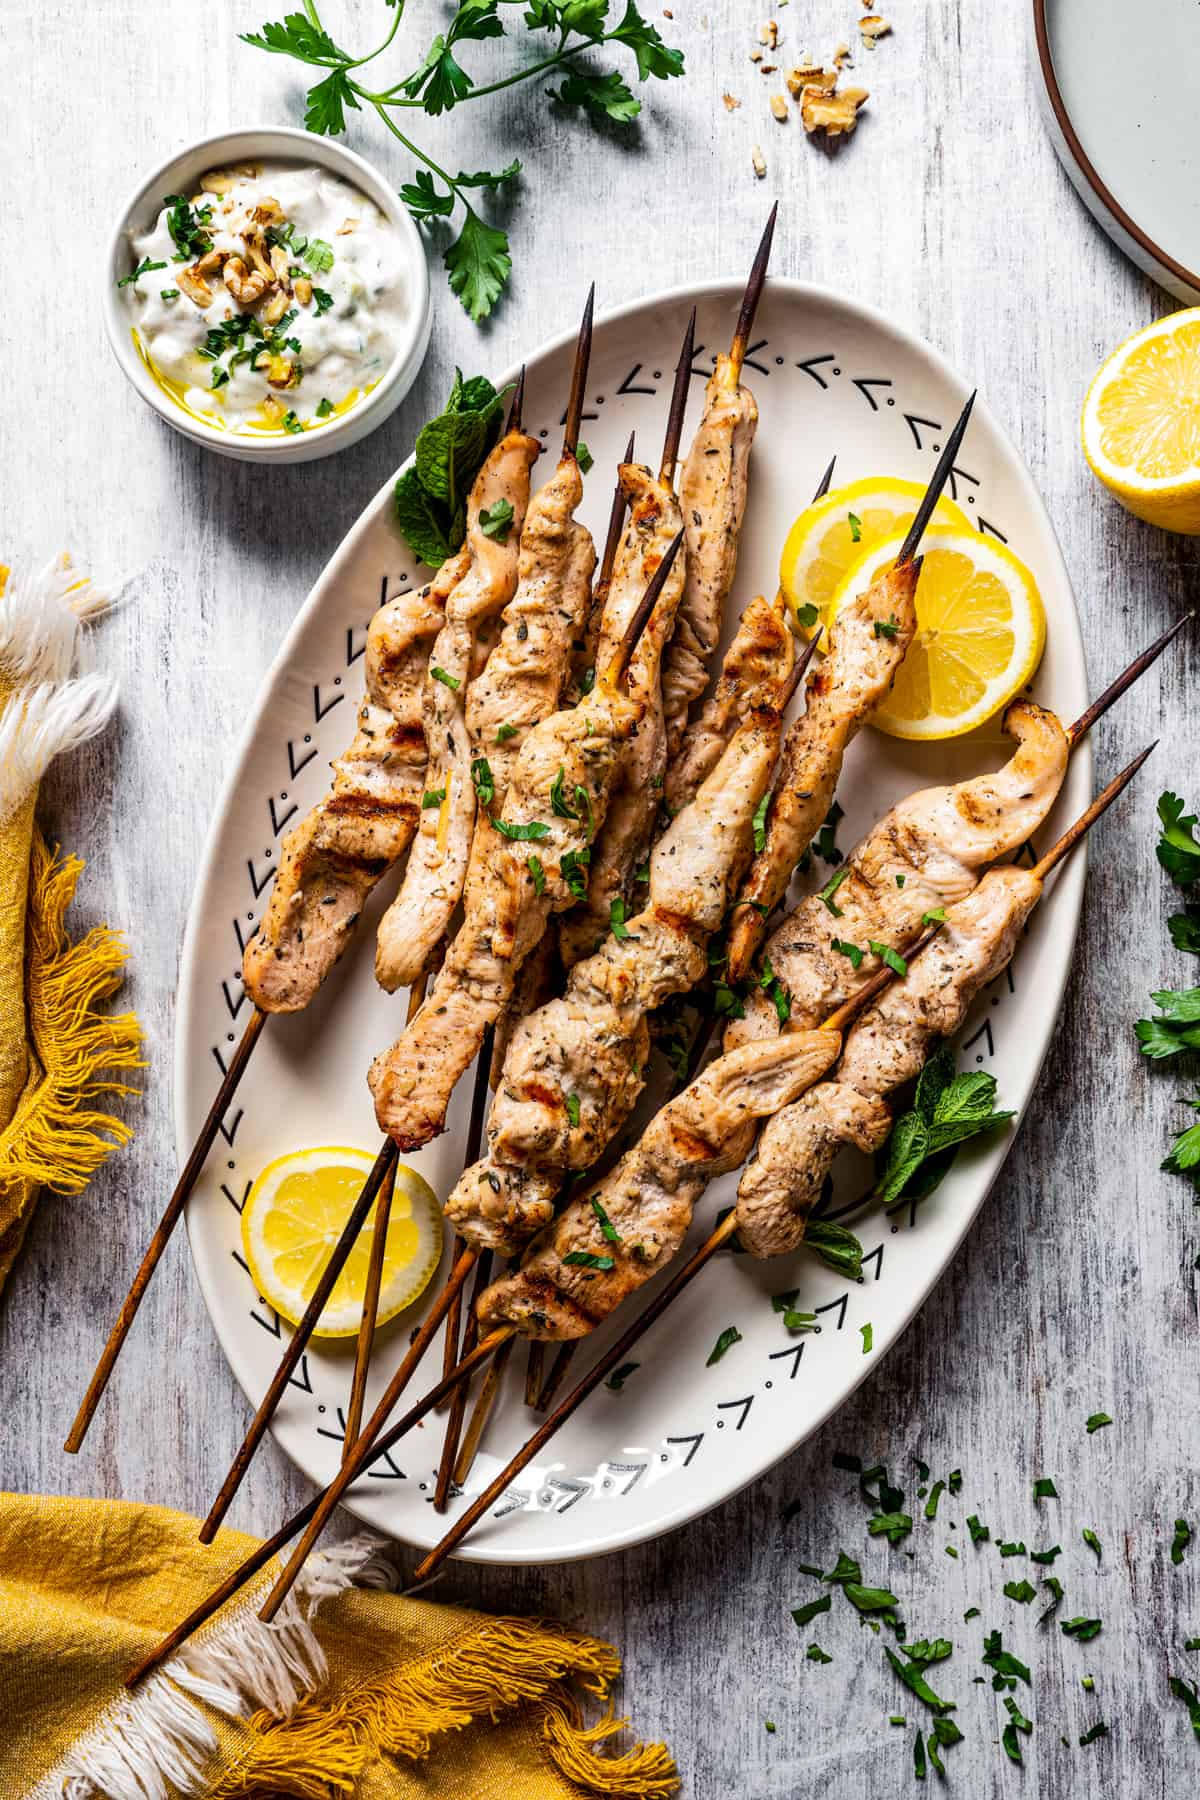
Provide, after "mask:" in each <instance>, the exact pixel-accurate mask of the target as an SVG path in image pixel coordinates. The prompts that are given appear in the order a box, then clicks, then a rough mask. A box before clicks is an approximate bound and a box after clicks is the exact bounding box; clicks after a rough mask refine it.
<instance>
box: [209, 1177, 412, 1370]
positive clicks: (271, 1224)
mask: <svg viewBox="0 0 1200 1800" xmlns="http://www.w3.org/2000/svg"><path fill="white" fill-rule="evenodd" d="M373 1162H374V1158H373V1157H372V1156H370V1155H369V1154H368V1153H367V1151H365V1150H353V1149H350V1148H348V1147H347V1146H346V1145H345V1144H323V1145H321V1146H320V1147H319V1148H318V1149H315V1150H295V1151H293V1152H292V1153H291V1154H290V1155H288V1156H280V1157H278V1158H277V1159H276V1160H275V1161H274V1162H273V1163H268V1164H267V1167H266V1168H265V1169H264V1170H263V1172H262V1174H261V1175H260V1176H259V1178H258V1180H257V1181H256V1182H255V1183H254V1186H253V1187H252V1188H251V1190H250V1193H249V1195H248V1196H247V1199H246V1204H245V1206H244V1208H243V1209H242V1248H243V1249H244V1251H245V1253H246V1261H247V1262H248V1263H249V1265H250V1275H251V1278H252V1279H253V1281H254V1283H255V1286H256V1287H257V1288H258V1291H259V1293H260V1294H261V1295H262V1297H263V1299H264V1300H265V1301H266V1303H267V1305H268V1306H273V1307H274V1309H275V1311H276V1312H277V1313H279V1314H280V1315H281V1316H282V1317H283V1318H285V1319H287V1320H288V1321H289V1323H290V1324H292V1325H295V1324H298V1323H299V1321H300V1319H301V1318H302V1317H303V1315H304V1310H305V1308H306V1307H307V1305H308V1303H309V1301H310V1299H311V1298H312V1295H313V1290H314V1289H315V1288H316V1285H317V1280H318V1277H319V1276H320V1273H321V1270H322V1269H323V1268H324V1266H325V1263H326V1262H327V1261H328V1258H329V1253H330V1251H331V1250H332V1249H333V1246H334V1245H335V1244H336V1242H337V1240H338V1238H339V1237H340V1235H341V1232H342V1228H343V1226H344V1225H345V1223H346V1220H347V1218H348V1217H349V1215H350V1212H351V1209H352V1208H353V1206H354V1202H355V1201H356V1200H357V1198H358V1195H359V1192H360V1191H361V1189H362V1185H363V1182H364V1181H365V1180H366V1178H367V1176H368V1175H369V1174H370V1172H371V1167H372V1164H373ZM374 1224H375V1208H374V1207H372V1209H371V1212H370V1214H369V1215H368V1217H367V1222H366V1224H365V1225H364V1226H363V1229H362V1231H361V1232H360V1233H359V1236H358V1241H357V1243H356V1244H355V1246H354V1248H353V1250H352V1251H351V1252H350V1255H349V1256H348V1257H347V1259H346V1266H345V1268H344V1269H343V1270H342V1272H341V1274H340V1275H339V1276H338V1278H337V1280H336V1282H335V1283H334V1286H333V1292H332V1293H331V1294H330V1296H329V1300H328V1302H327V1304H326V1306H325V1309H324V1311H323V1312H322V1314H321V1317H320V1319H319V1320H318V1322H317V1327H316V1330H315V1331H314V1333H313V1335H314V1337H352V1336H353V1335H354V1333H355V1332H357V1330H358V1326H359V1321H360V1320H361V1318H362V1306H363V1293H364V1291H365V1288H366V1283H367V1264H368V1261H369V1258H370V1251H371V1235H372V1231H373V1228H374ZM441 1255H442V1209H441V1207H440V1206H439V1205H438V1201H437V1195H436V1194H435V1193H434V1191H433V1189H432V1188H431V1187H430V1186H429V1183H428V1182H427V1181H424V1180H422V1178H421V1176H420V1175H418V1174H417V1172H416V1170H415V1169H409V1168H406V1167H405V1166H404V1164H403V1163H402V1164H401V1165H400V1166H399V1168H398V1169H397V1170H396V1190H395V1195H394V1197H393V1199H392V1211H391V1217H390V1219H389V1221H388V1232H387V1248H386V1251H385V1253H384V1261H383V1280H382V1283H381V1286H380V1289H379V1319H378V1322H379V1324H381V1325H382V1324H384V1323H385V1322H386V1321H387V1320H388V1319H393V1318H395V1316H396V1314H397V1313H398V1312H403V1310H404V1308H405V1307H406V1306H411V1304H412V1302H413V1301H414V1300H415V1299H416V1298H417V1296H418V1294H420V1293H421V1292H423V1290H424V1289H425V1288H426V1287H427V1286H428V1285H429V1282H430V1280H431V1278H432V1276H433V1272H434V1270H435V1269H436V1268H437V1266H438V1263H439V1261H440V1260H441Z"/></svg>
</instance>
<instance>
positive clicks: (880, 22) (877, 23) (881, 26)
mask: <svg viewBox="0 0 1200 1800" xmlns="http://www.w3.org/2000/svg"><path fill="white" fill-rule="evenodd" d="M858 29H859V31H860V32H861V33H862V40H863V43H864V44H865V45H866V46H867V49H868V50H873V49H874V48H875V46H876V44H877V43H878V42H879V40H880V38H881V37H886V36H887V35H888V33H889V32H890V31H891V29H892V27H891V24H890V22H889V21H888V20H887V19H885V18H882V17H881V16H880V14H879V13H867V14H866V16H865V17H864V18H861V19H860V20H859V21H858Z"/></svg>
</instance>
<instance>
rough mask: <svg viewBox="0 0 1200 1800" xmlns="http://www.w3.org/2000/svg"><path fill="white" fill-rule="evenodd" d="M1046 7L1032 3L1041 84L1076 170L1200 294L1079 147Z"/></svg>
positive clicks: (1197, 278) (1193, 278)
mask: <svg viewBox="0 0 1200 1800" xmlns="http://www.w3.org/2000/svg"><path fill="white" fill-rule="evenodd" d="M1046 4H1047V0H1033V28H1034V33H1035V36H1036V38H1037V53H1038V61H1039V62H1040V63H1041V65H1042V80H1043V82H1044V83H1045V87H1046V93H1047V95H1048V97H1049V100H1050V105H1051V107H1052V108H1053V109H1054V117H1055V119H1056V120H1057V122H1058V128H1059V130H1060V131H1061V132H1062V134H1063V137H1064V138H1065V139H1066V142H1067V147H1068V149H1069V150H1070V152H1071V155H1072V157H1073V158H1074V159H1075V165H1076V167H1077V168H1078V170H1079V172H1080V174H1081V175H1082V176H1083V177H1084V179H1085V180H1086V182H1087V184H1088V186H1089V187H1090V188H1091V190H1092V192H1093V193H1094V194H1095V196H1096V198H1097V199H1098V200H1099V201H1101V203H1102V204H1103V205H1104V206H1105V208H1106V209H1107V210H1108V211H1109V212H1110V213H1111V214H1112V216H1113V218H1114V219H1115V220H1116V221H1117V223H1118V224H1119V225H1120V226H1121V227H1122V229H1123V230H1124V231H1127V232H1128V233H1129V236H1130V237H1131V238H1132V239H1133V241H1134V243H1135V244H1138V245H1140V247H1141V248H1142V249H1143V250H1144V251H1145V252H1146V254H1147V256H1152V257H1153V258H1154V260H1155V262H1158V263H1161V264H1162V266H1163V268H1164V269H1169V270H1170V271H1171V273H1172V275H1174V276H1175V277H1176V278H1177V279H1178V280H1179V281H1184V282H1186V283H1187V285H1188V286H1189V287H1191V288H1195V289H1197V290H1198V291H1200V275H1197V274H1195V273H1194V271H1193V270H1191V269H1188V268H1185V267H1184V265H1183V264H1182V263H1181V262H1177V261H1176V260H1175V258H1174V257H1173V256H1169V255H1168V254H1167V252H1166V251H1165V250H1164V249H1162V247H1161V246H1160V245H1158V244H1156V243H1155V242H1154V240H1153V238H1150V237H1148V236H1147V235H1146V233H1145V232H1144V231H1143V230H1142V228H1141V226H1140V225H1138V224H1137V223H1136V222H1135V221H1134V220H1133V219H1131V218H1130V216H1129V214H1128V213H1127V212H1126V211H1125V208H1124V207H1123V206H1122V205H1121V203H1120V201H1119V200H1118V199H1117V198H1116V195H1115V194H1113V193H1112V192H1110V190H1109V189H1108V188H1107V187H1106V186H1105V184H1104V183H1103V181H1101V179H1100V177H1099V175H1098V174H1097V173H1096V170H1095V168H1094V167H1093V166H1092V162H1091V159H1090V158H1089V157H1088V154H1087V152H1086V151H1085V149H1084V147H1083V145H1082V144H1081V143H1080V141H1079V136H1078V134H1077V132H1076V130H1075V127H1074V125H1072V123H1071V118H1070V114H1069V113H1068V112H1067V109H1066V105H1065V104H1064V101H1063V97H1062V93H1061V90H1060V89H1059V85H1058V78H1057V76H1056V75H1055V73H1054V61H1053V58H1052V57H1051V55H1050V37H1049V33H1048V32H1047V30H1046Z"/></svg>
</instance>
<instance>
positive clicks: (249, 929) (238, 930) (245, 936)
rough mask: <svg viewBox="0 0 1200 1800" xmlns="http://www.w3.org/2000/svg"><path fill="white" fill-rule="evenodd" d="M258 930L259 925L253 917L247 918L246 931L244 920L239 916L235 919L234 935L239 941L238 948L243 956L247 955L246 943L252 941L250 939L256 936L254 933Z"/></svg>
mask: <svg viewBox="0 0 1200 1800" xmlns="http://www.w3.org/2000/svg"><path fill="white" fill-rule="evenodd" d="M257 930H258V926H257V925H256V924H255V923H254V920H253V919H252V918H251V919H247V921H246V927H245V931H244V932H243V930H242V921H241V920H240V919H238V918H235V919H234V921H233V935H234V937H235V938H236V939H237V941H238V949H239V950H240V951H241V953H242V955H243V956H245V954H246V945H247V944H248V943H249V942H250V939H251V938H252V937H253V936H254V934H255V932H256V931H257Z"/></svg>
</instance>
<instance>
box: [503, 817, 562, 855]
mask: <svg viewBox="0 0 1200 1800" xmlns="http://www.w3.org/2000/svg"><path fill="white" fill-rule="evenodd" d="M488 817H489V818H492V815H491V814H490V813H489V814H488ZM492 824H493V826H494V827H495V829H496V830H497V831H498V832H499V833H500V836H501V837H504V838H508V839H509V841H510V842H511V843H521V844H536V843H537V842H538V841H539V840H540V839H541V838H547V837H549V836H550V827H549V826H548V825H544V824H543V823H542V821H541V819H530V821H529V822H528V824H525V825H513V824H510V823H509V821H508V820H507V819H492ZM564 860H565V859H564Z"/></svg>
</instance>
